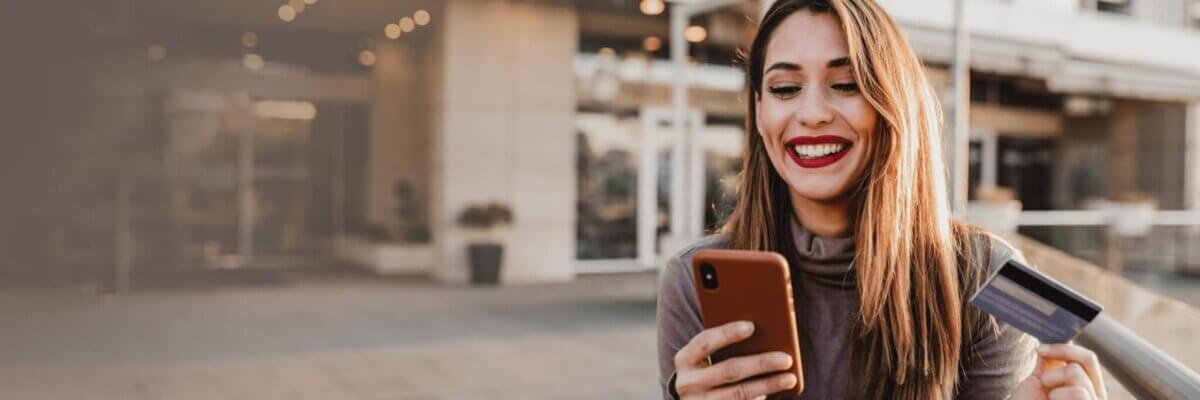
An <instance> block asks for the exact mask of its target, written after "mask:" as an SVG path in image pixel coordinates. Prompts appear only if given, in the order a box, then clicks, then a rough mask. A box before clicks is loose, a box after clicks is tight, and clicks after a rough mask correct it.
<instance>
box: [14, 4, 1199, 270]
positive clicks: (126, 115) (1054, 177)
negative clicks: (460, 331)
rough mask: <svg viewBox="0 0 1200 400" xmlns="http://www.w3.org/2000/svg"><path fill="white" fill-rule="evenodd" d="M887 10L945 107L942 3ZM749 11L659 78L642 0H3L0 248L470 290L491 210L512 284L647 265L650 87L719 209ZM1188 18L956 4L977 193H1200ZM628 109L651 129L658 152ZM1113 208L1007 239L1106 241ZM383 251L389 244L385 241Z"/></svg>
mask: <svg viewBox="0 0 1200 400" xmlns="http://www.w3.org/2000/svg"><path fill="white" fill-rule="evenodd" d="M277 3H278V4H277ZM883 5H884V6H885V7H886V8H887V9H889V11H890V12H891V13H892V14H893V16H894V17H895V18H896V19H897V20H898V21H899V22H900V23H901V24H902V25H903V26H904V28H905V29H906V30H907V32H908V33H909V36H910V38H911V39H912V41H913V42H914V44H915V46H916V48H917V49H918V51H919V52H920V54H921V56H922V57H923V58H924V60H925V62H926V63H927V65H928V73H929V75H930V77H931V78H932V80H933V82H934V83H935V84H936V85H937V86H938V87H939V88H942V89H943V92H944V93H946V95H947V97H945V98H944V99H943V101H944V103H945V104H947V106H948V107H953V99H952V98H951V97H950V94H951V93H952V91H951V89H950V73H949V72H948V68H949V65H950V63H951V62H952V58H953V48H952V47H953V46H952V44H953V41H952V39H953V35H952V24H953V19H952V16H953V13H952V11H953V2H952V1H948V0H943V1H935V0H925V1H920V2H911V1H910V2H891V1H884V2H883ZM761 6H762V5H761V4H759V3H757V2H745V3H741V4H739V5H737V6H733V7H724V8H720V9H717V10H714V11H712V12H709V13H705V14H702V15H700V16H698V17H695V18H692V20H691V21H690V22H689V25H690V27H689V28H688V29H687V30H686V33H685V35H686V36H687V40H688V41H689V42H690V46H689V50H688V53H687V59H688V66H687V72H686V74H684V76H686V78H680V74H678V73H676V72H675V70H674V69H673V67H672V65H671V64H670V63H669V60H668V55H669V47H670V38H669V32H668V17H667V15H668V12H666V5H665V4H662V3H661V2H657V1H645V2H643V1H640V0H638V1H635V0H627V1H620V0H612V1H607V0H606V1H595V2H591V1H589V2H569V1H469V0H456V1H418V0H413V1H400V2H395V1H391V2H382V1H379V2H369V1H368V2H338V1H327V2H324V3H322V2H318V1H313V0H307V1H304V0H295V1H274V0H272V1H266V0H263V1H248V2H247V1H228V2H215V3H213V2H208V3H196V2H184V1H149V0H147V1H134V0H120V1H118V0H114V1H102V2H88V3H87V4H67V3H63V2H39V3H37V4H23V5H10V6H8V7H9V8H12V9H13V10H14V12H8V13H5V14H6V15H7V18H8V19H11V20H12V21H11V22H10V23H6V24H5V28H4V29H5V30H6V31H7V32H8V33H9V34H7V35H5V36H6V38H5V40H6V41H8V42H9V44H10V45H12V46H13V47H12V48H13V49H14V54H21V55H22V56H20V57H14V59H13V60H11V62H10V63H8V64H9V65H8V66H7V67H6V69H8V71H9V72H8V73H6V74H5V79H6V80H11V85H8V86H9V87H11V88H13V89H12V90H9V91H8V92H9V94H10V95H9V96H6V97H7V99H6V103H9V104H8V106H7V107H5V108H6V111H8V112H10V113H12V117H9V118H6V120H7V122H6V125H7V126H8V129H7V131H8V132H9V133H8V134H6V135H5V139H6V142H8V143H9V145H7V146H4V149H5V151H6V152H7V153H8V154H6V157H4V160H5V163H6V164H7V165H6V167H5V168H4V170H5V171H6V176H7V180H9V181H10V182H11V184H9V185H8V186H7V187H10V188H14V190H12V191H11V195H10V196H5V197H6V199H5V203H6V204H5V205H6V206H5V207H4V210H5V213H6V214H8V215H6V216H5V217H6V218H5V219H6V220H7V221H11V222H10V223H6V224H4V225H5V232H4V240H3V243H4V246H5V248H4V254H8V255H10V256H9V257H6V259H7V260H8V262H7V263H5V265H4V267H3V268H4V270H5V273H6V274H12V275H14V276H17V275H20V276H36V277H39V278H38V279H41V278H45V277H52V278H53V279H57V280H62V279H66V280H94V281H96V282H99V283H101V284H104V285H112V284H114V280H115V279H117V278H116V277H115V275H114V267H115V266H120V267H121V268H124V269H125V270H127V271H129V273H132V274H134V275H136V274H137V273H140V272H144V271H155V270H160V269H178V268H243V267H265V266H287V265H295V264H304V263H314V262H316V263H321V262H324V260H327V259H334V258H339V257H340V258H343V259H351V260H358V261H360V262H361V263H374V264H377V267H378V268H379V269H380V270H383V269H388V270H389V271H417V272H427V273H429V274H430V275H432V276H434V277H436V279H438V280H440V281H445V282H463V281H465V280H466V279H467V275H468V273H467V269H466V268H465V267H464V265H465V264H466V260H465V258H464V257H465V256H464V254H466V253H465V252H464V251H463V248H464V245H465V243H466V242H467V239H466V236H464V235H466V233H465V230H464V229H463V228H462V227H460V226H459V225H458V224H457V218H458V217H459V215H460V213H461V212H462V211H463V210H464V209H465V208H466V207H468V206H470V205H473V204H477V203H488V202H499V203H502V204H503V205H506V206H508V207H509V208H511V210H512V212H513V214H514V216H515V219H514V221H513V223H512V224H511V226H509V227H508V228H506V229H505V231H504V234H503V235H502V236H503V238H504V244H505V248H506V251H505V255H504V265H506V266H508V268H506V269H505V270H504V271H503V274H502V279H503V280H504V281H505V282H510V283H518V282H547V281H569V280H571V279H572V278H573V277H574V276H575V275H576V274H578V273H586V272H589V271H610V270H629V269H638V268H647V267H653V264H655V263H654V262H649V263H648V262H642V263H635V262H633V261H632V260H634V259H636V258H637V257H638V256H639V254H638V252H639V250H638V245H637V240H638V239H637V238H638V237H646V236H650V235H653V236H654V241H653V243H656V245H655V246H654V247H653V248H652V249H651V250H650V252H651V253H653V255H654V256H655V257H661V256H662V255H663V254H665V253H669V251H666V250H669V249H664V248H663V247H662V246H663V245H662V244H660V243H658V242H659V241H660V240H659V239H660V238H661V237H663V235H666V234H667V233H669V232H670V226H669V224H670V222H669V221H670V218H668V214H669V213H670V210H669V208H670V204H671V202H670V201H668V197H669V193H668V192H670V189H671V187H672V186H670V185H669V182H670V181H671V178H670V174H671V173H670V171H671V170H672V168H671V165H670V164H671V162H670V159H671V153H672V150H671V149H672V147H671V142H672V141H673V140H674V139H673V137H672V132H671V130H670V118H671V115H670V114H669V111H668V112H663V110H669V106H670V96H669V91H670V85H671V84H672V83H673V82H674V80H675V79H686V83H687V84H688V86H689V89H688V95H689V102H688V104H689V105H690V107H691V108H690V109H691V111H690V112H689V115H691V117H689V119H691V120H693V121H697V122H696V123H695V124H691V125H692V126H690V127H689V128H688V129H689V132H691V131H694V132H697V133H696V135H697V137H699V138H700V140H701V141H702V143H703V144H702V146H701V147H702V148H703V153H704V154H705V156H704V162H703V163H698V164H688V165H687V166H688V167H689V168H695V167H694V166H698V168H700V169H702V170H703V171H704V176H706V178H704V179H703V181H704V185H702V186H703V189H702V190H693V191H690V192H689V193H688V194H687V196H690V197H695V196H703V200H702V201H699V202H694V203H693V204H702V205H703V212H702V213H703V216H702V217H700V218H702V219H703V222H702V225H703V226H704V227H707V228H711V227H713V226H715V224H716V223H717V221H719V219H720V217H721V215H722V213H723V212H725V211H727V210H728V209H729V204H728V203H729V197H728V193H729V190H730V188H732V187H734V185H735V182H734V181H733V180H734V179H736V177H735V176H734V174H735V172H736V169H737V166H738V165H739V164H738V163H739V162H740V160H739V155H740V152H741V148H740V146H741V145H742V143H741V141H742V135H743V129H742V119H743V118H744V107H743V104H742V102H741V99H740V96H741V89H742V81H743V75H742V72H741V69H740V65H739V64H738V56H737V54H738V49H739V46H741V45H742V44H743V43H744V42H745V41H746V40H747V38H748V35H749V34H750V32H752V29H753V21H754V18H753V17H752V16H754V15H755V14H756V13H757V12H758V10H759V9H760V7H761ZM1198 10H1200V6H1196V5H1195V4H1194V2H1191V1H1184V0H1174V1H1154V2H1150V1H1136V0H1126V1H1115V0H1114V1H1109V0H1104V1H1099V0H1092V1H1082V2H1080V1H1074V0H1056V1H973V2H971V7H970V9H969V12H968V16H967V20H968V21H969V29H970V30H971V31H972V32H973V40H972V46H971V84H972V85H971V87H972V90H971V103H972V104H971V111H970V117H971V118H970V120H971V125H970V126H971V132H972V150H971V166H972V168H971V181H972V185H971V188H972V197H973V198H974V197H975V192H976V190H975V189H976V188H978V187H988V188H990V187H996V186H999V187H1004V188H1008V189H1011V190H1012V191H1013V192H1015V197H1016V198H1017V199H1019V200H1020V201H1021V202H1022V203H1023V205H1024V209H1025V210H1080V209H1085V208H1089V207H1091V206H1090V205H1089V204H1094V203H1095V201H1094V200H1096V199H1109V200H1121V199H1130V198H1137V199H1146V200H1151V201H1153V202H1154V203H1155V204H1156V207H1157V209H1160V210H1194V209H1196V208H1197V207H1200V183H1198V182H1200V173H1198V172H1195V171H1200V166H1197V164H1198V161H1197V160H1198V158H1197V157H1200V156H1197V154H1198V151H1197V150H1196V149H1197V146H1200V144H1197V143H1198V139H1197V137H1198V136H1200V133H1198V132H1200V122H1197V120H1200V105H1198V104H1200V103H1198V102H1200V51H1196V50H1197V49H1200V28H1198V26H1200V22H1198V21H1200V15H1198V14H1200V11H1198ZM50 21H56V22H53V23H51V22H50ZM35 38H36V39H35ZM18 93H19V94H20V95H19V96H15V95H14V94H18ZM656 110H657V111H656ZM648 127H649V129H654V130H658V131H661V132H657V133H656V134H655V135H654V137H656V138H657V139H656V141H655V143H653V144H647V143H648V142H645V141H643V140H642V139H643V136H644V135H645V133H644V132H643V131H645V130H646V129H648ZM18 132H20V133H18ZM645 152H653V153H654V156H653V157H652V158H647V159H646V160H650V159H653V160H655V161H654V162H653V163H652V165H645V163H644V162H643V161H642V158H641V156H640V155H641V154H643V153H645ZM642 170H649V171H652V173H650V174H648V176H655V177H660V178H662V179H656V181H657V182H658V183H657V184H656V185H655V186H656V187H657V189H656V192H657V194H655V195H653V196H652V197H653V198H654V199H655V200H652V201H650V202H646V203H643V204H654V205H655V207H657V209H656V210H654V211H653V212H652V213H651V214H653V215H654V216H655V217H654V221H656V222H655V224H656V225H657V227H655V228H654V229H648V230H647V229H643V230H646V232H639V229H638V225H637V209H638V207H639V202H638V200H637V192H638V190H637V187H638V184H637V182H638V173H639V171H642ZM689 176H690V175H689ZM16 188H20V189H16ZM643 208H644V207H643ZM1028 220H1029V218H1026V221H1028ZM1075 222H1078V221H1074V222H1073V223H1075ZM1033 225H1039V224H1036V223H1035V224H1033ZM1105 229H1106V228H1105V227H1104V226H1099V225H1096V224H1090V225H1089V224H1086V223H1079V224H1075V225H1068V226H1026V227H1022V228H1021V231H1022V233H1025V234H1028V235H1031V236H1033V237H1035V238H1037V239H1040V240H1042V241H1044V242H1047V243H1050V244H1053V245H1055V246H1057V247H1060V248H1063V249H1066V250H1068V251H1070V252H1071V253H1072V254H1076V255H1079V256H1081V257H1084V258H1087V259H1090V260H1093V261H1096V262H1102V261H1103V260H1104V248H1105V246H1106V244H1105V243H1106V240H1109V239H1111V238H1108V237H1106V235H1105V234H1104V231H1105ZM1194 231H1195V229H1193V228H1189V227H1180V226H1160V227H1155V228H1153V229H1152V231H1151V233H1150V234H1149V236H1143V237H1142V239H1136V238H1135V239H1129V240H1128V241H1126V242H1123V243H1124V247H1123V249H1124V250H1125V251H1124V252H1123V253H1122V254H1123V261H1125V263H1127V264H1130V265H1137V266H1146V267H1152V268H1158V269H1167V270H1179V271H1188V270H1195V269H1197V268H1200V267H1198V266H1196V265H1194V264H1197V263H1200V261H1197V258H1196V257H1197V256H1196V255H1194V254H1193V253H1194V252H1192V251H1191V249H1192V248H1193V247H1195V244H1196V243H1197V240H1200V239H1198V238H1197V236H1196V235H1195V234H1194V233H1195V232H1194ZM389 249H390V250H394V251H393V252H392V253H390V254H392V255H393V258H403V259H404V261H403V262H400V261H389V260H386V259H387V258H388V257H387V254H386V253H387V250H389ZM643 251H644V250H643ZM642 256H643V260H647V259H652V260H654V259H657V258H650V257H647V256H646V255H642ZM372 260H374V261H372ZM597 260H602V261H600V262H597ZM389 263H390V264H389ZM401 264H403V265H401ZM389 268H390V269H389Z"/></svg>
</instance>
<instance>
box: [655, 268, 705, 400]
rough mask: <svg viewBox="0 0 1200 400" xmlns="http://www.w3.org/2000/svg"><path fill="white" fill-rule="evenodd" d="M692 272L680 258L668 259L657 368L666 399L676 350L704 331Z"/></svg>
mask: <svg viewBox="0 0 1200 400" xmlns="http://www.w3.org/2000/svg"><path fill="white" fill-rule="evenodd" d="M692 286H693V284H692V272H691V269H690V268H688V267H687V264H686V263H684V262H683V261H682V260H681V259H680V258H679V257H673V258H671V260H670V261H668V262H667V265H666V267H665V269H664V271H663V277H662V280H661V282H660V283H659V292H658V368H659V386H660V387H661V388H662V393H663V398H664V399H671V398H672V397H671V395H670V390H669V388H668V385H669V384H670V381H671V377H672V376H673V375H674V374H675V353H676V352H678V351H679V349H681V348H683V346H684V345H687V343H688V342H689V341H691V340H692V337H694V336H696V335H697V334H699V333H700V331H701V330H703V324H702V323H701V321H700V307H699V305H698V303H697V300H696V292H695V290H694V289H693V287H692Z"/></svg>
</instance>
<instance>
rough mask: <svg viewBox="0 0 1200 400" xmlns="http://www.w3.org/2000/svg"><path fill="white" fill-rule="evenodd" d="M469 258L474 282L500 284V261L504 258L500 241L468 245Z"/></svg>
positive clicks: (478, 283) (476, 283) (477, 283)
mask: <svg viewBox="0 0 1200 400" xmlns="http://www.w3.org/2000/svg"><path fill="white" fill-rule="evenodd" d="M467 258H468V259H469V260H470V262H471V283H472V284H475V285H498V284H500V262H501V260H503V259H504V247H503V246H501V245H500V244H499V243H476V244H471V245H468V246H467Z"/></svg>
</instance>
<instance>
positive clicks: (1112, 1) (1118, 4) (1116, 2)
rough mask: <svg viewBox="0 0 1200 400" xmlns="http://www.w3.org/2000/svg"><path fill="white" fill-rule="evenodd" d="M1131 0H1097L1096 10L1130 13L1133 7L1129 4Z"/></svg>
mask: <svg viewBox="0 0 1200 400" xmlns="http://www.w3.org/2000/svg"><path fill="white" fill-rule="evenodd" d="M1132 3H1133V0H1097V1H1096V10H1097V11H1100V12H1106V13H1113V14H1121V15H1130V14H1131V13H1130V11H1132V9H1133V7H1131V6H1130V5H1131V4H1132Z"/></svg>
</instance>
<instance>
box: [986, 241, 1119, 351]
mask: <svg viewBox="0 0 1200 400" xmlns="http://www.w3.org/2000/svg"><path fill="white" fill-rule="evenodd" d="M971 304H974V305H975V306H976V307H979V308H980V309H981V310H983V311H985V312H987V313H988V314H991V315H992V316H994V317H996V319H997V320H1000V322H1003V323H1006V324H1008V325H1010V326H1012V327H1014V328H1017V329H1019V330H1021V331H1022V332H1025V333H1028V334H1030V335H1032V336H1033V337H1036V338H1037V339H1038V340H1040V341H1041V342H1042V343H1066V342H1068V341H1070V340H1071V339H1074V338H1075V336H1078V335H1079V332H1081V331H1083V328H1084V327H1086V326H1087V324H1088V323H1090V322H1092V320H1093V319H1095V318H1096V316H1097V315H1100V311H1101V310H1103V309H1104V308H1103V307H1101V306H1100V305H1099V304H1097V303H1096V302H1095V301H1092V300H1091V299H1089V298H1087V297H1085V296H1083V295H1082V294H1079V293H1077V292H1075V291H1074V290H1071V289H1070V288H1068V287H1067V286H1066V285H1063V284H1061V283H1059V282H1058V281H1056V280H1054V279H1053V278H1050V277H1048V276H1046V275H1043V274H1042V273H1040V272H1038V271H1036V270H1034V269H1033V268H1030V267H1028V266H1026V265H1024V264H1021V263H1019V262H1017V261H1009V262H1007V263H1005V264H1004V266H1002V267H1000V270H999V271H996V273H995V274H994V275H992V277H991V278H990V279H988V281H987V283H984V285H983V287H981V288H979V291H977V292H975V295H974V296H972V297H971Z"/></svg>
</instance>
